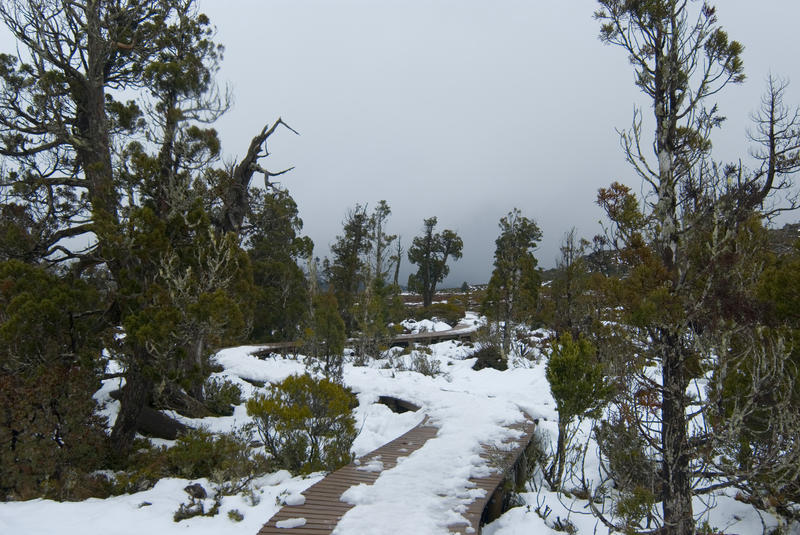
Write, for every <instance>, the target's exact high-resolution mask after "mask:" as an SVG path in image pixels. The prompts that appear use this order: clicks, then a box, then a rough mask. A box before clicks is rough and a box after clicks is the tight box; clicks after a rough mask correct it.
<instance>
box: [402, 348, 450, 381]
mask: <svg viewBox="0 0 800 535" xmlns="http://www.w3.org/2000/svg"><path fill="white" fill-rule="evenodd" d="M409 369H410V370H411V371H414V372H417V373H421V374H422V375H427V376H428V377H436V376H437V375H439V374H441V373H442V366H441V364H440V362H439V361H438V360H436V359H435V358H433V357H430V356H428V355H426V354H425V353H424V352H421V351H415V352H414V357H413V360H412V361H411V366H410V367H409Z"/></svg>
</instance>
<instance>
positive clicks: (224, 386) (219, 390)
mask: <svg viewBox="0 0 800 535" xmlns="http://www.w3.org/2000/svg"><path fill="white" fill-rule="evenodd" d="M203 393H204V394H205V404H206V407H208V409H209V410H210V411H211V412H213V413H214V414H218V415H220V416H230V415H232V414H233V406H234V405H238V404H240V403H241V402H242V389H241V388H239V385H237V384H236V383H233V382H232V381H229V380H227V379H217V378H210V379H208V380H207V381H206V384H205V385H204V386H203Z"/></svg>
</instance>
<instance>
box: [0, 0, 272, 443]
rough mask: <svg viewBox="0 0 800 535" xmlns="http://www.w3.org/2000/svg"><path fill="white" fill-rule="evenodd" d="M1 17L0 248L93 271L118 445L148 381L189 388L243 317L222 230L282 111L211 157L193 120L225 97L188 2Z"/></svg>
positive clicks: (239, 264)
mask: <svg viewBox="0 0 800 535" xmlns="http://www.w3.org/2000/svg"><path fill="white" fill-rule="evenodd" d="M0 21H2V23H3V24H4V25H5V26H6V28H7V29H8V31H9V32H10V33H11V34H12V35H13V36H14V37H15V38H16V40H17V46H18V50H19V54H18V55H9V54H2V55H0V129H2V131H3V136H2V139H0V155H2V158H3V168H4V170H5V175H4V176H3V179H2V182H0V190H1V191H0V194H2V196H3V199H4V204H6V205H7V208H4V209H3V211H2V214H0V216H2V218H1V219H0V225H2V226H3V227H4V228H8V227H10V228H13V229H14V233H15V234H16V236H17V238H15V239H14V240H10V241H2V242H0V256H3V257H4V258H12V257H13V258H18V259H21V260H24V261H26V262H30V263H46V264H50V265H62V266H66V265H68V266H69V268H68V269H69V270H71V271H72V272H74V273H75V274H77V275H84V276H90V274H91V275H92V276H94V275H96V274H102V277H97V280H98V281H102V283H103V284H105V288H104V294H103V295H104V296H105V297H106V303H105V310H106V311H107V314H106V316H105V319H106V320H107V323H106V325H105V326H106V327H107V326H113V325H125V326H126V327H127V328H128V329H131V332H130V333H128V334H129V336H128V337H126V338H125V339H124V341H123V342H121V344H120V346H119V347H117V348H115V351H116V352H117V354H118V355H119V357H120V359H121V360H122V361H123V362H124V364H125V366H126V372H125V387H124V389H123V392H122V397H121V402H122V408H121V411H120V414H119V416H118V418H117V419H116V422H115V425H114V430H113V433H112V439H113V441H114V444H115V446H116V449H117V450H118V451H119V452H120V453H124V452H125V451H126V450H127V448H128V447H129V446H130V445H131V443H132V440H133V438H134V436H135V432H136V426H137V422H138V419H139V414H140V411H141V408H142V407H143V406H144V405H145V404H147V403H150V402H153V401H154V399H155V398H158V397H161V398H162V399H164V396H162V395H161V394H162V393H163V392H162V391H161V389H162V387H163V389H166V390H169V391H171V392H173V393H176V394H181V395H183V394H185V393H193V394H194V395H196V396H201V395H202V378H203V375H204V374H205V373H207V367H206V368H205V369H204V367H205V359H206V358H207V357H208V354H209V348H210V345H211V344H215V343H219V342H221V341H222V340H231V339H233V338H234V337H237V336H241V335H242V334H243V333H245V332H246V330H247V326H248V324H249V317H248V316H249V315H250V314H251V306H250V304H249V295H250V294H252V291H251V289H250V288H249V285H250V277H251V274H250V271H249V264H248V262H247V258H246V257H245V256H243V254H242V251H241V249H240V248H239V244H238V239H239V237H238V235H231V236H226V234H225V233H226V232H229V231H230V232H234V233H239V232H240V231H241V226H242V222H243V220H244V218H245V216H246V213H247V209H248V207H249V198H248V193H249V191H250V179H251V178H252V176H253V173H254V172H255V171H256V170H258V169H262V170H263V168H261V167H260V166H259V165H258V159H259V158H260V157H262V156H264V155H265V152H264V151H262V149H261V148H262V146H263V144H264V143H266V138H267V137H269V135H271V133H273V132H274V131H275V128H277V127H278V126H279V125H284V126H285V123H283V122H282V121H281V120H280V119H279V120H278V121H276V122H275V123H274V124H273V125H272V126H271V127H265V128H264V130H263V131H262V132H261V134H259V135H258V136H256V138H254V140H253V143H252V144H251V147H250V150H249V151H248V154H247V156H246V157H245V158H244V160H243V161H242V163H241V165H240V166H238V167H236V168H235V169H232V170H230V171H226V170H224V169H220V170H212V169H210V166H211V165H213V164H214V163H215V162H216V161H217V159H218V155H219V152H220V147H219V141H218V139H217V137H216V133H215V131H214V129H213V128H211V127H210V126H209V124H208V123H210V122H213V121H214V120H215V119H216V118H218V117H219V115H220V114H221V113H223V112H224V111H225V109H226V108H227V98H226V95H225V94H221V93H220V92H219V90H218V89H217V87H216V85H215V83H214V76H215V73H216V71H217V68H218V62H219V60H220V58H221V48H220V47H219V46H218V45H217V44H216V43H214V41H213V39H212V34H213V30H212V28H211V26H210V22H209V20H208V19H207V17H205V16H204V15H202V14H200V13H198V11H197V8H196V4H195V2H194V0H168V1H160V0H158V1H156V0H136V1H130V2H129V1H125V2H123V1H119V0H99V1H94V0H92V1H88V0H79V1H77V2H71V3H70V4H69V5H68V6H64V5H62V4H61V3H58V2H51V1H49V0H13V1H10V2H3V3H2V4H0ZM120 95H125V98H131V100H128V101H122V100H119V98H120ZM264 173H265V175H267V176H268V177H269V176H272V175H273V174H271V173H269V172H267V171H264ZM88 237H92V239H87V238H88ZM65 238H82V239H78V240H74V241H72V242H71V243H72V244H73V245H70V244H68V243H67V242H65V241H64V240H65ZM12 242H13V243H12ZM76 243H78V244H79V243H89V244H90V245H89V246H88V247H83V246H76V245H74V244H76ZM222 268H224V269H222ZM215 310H216V311H219V312H220V313H223V312H227V313H226V314H225V315H224V316H216V315H215V314H216V312H215ZM164 377H170V379H169V380H168V381H165V380H164ZM173 386H174V387H177V388H172V387H173ZM167 397H170V396H167ZM182 399H183V401H187V400H186V398H185V397H183V398H182Z"/></svg>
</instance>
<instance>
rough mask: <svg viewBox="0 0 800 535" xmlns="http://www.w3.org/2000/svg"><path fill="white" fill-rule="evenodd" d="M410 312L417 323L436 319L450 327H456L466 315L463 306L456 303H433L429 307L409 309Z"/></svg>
mask: <svg viewBox="0 0 800 535" xmlns="http://www.w3.org/2000/svg"><path fill="white" fill-rule="evenodd" d="M409 312H412V313H413V316H414V319H415V320H417V321H420V320H426V319H427V320H432V319H434V318H435V319H438V320H439V321H443V322H445V323H448V324H450V325H456V324H457V323H458V322H459V321H460V320H461V318H463V317H464V314H465V313H466V312H465V309H464V307H463V306H462V305H457V304H455V303H433V304H432V305H429V306H427V307H421V308H414V309H409Z"/></svg>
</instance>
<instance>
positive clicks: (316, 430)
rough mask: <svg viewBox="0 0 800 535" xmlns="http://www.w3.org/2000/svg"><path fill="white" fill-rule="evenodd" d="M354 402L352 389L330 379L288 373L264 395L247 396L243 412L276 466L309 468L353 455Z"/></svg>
mask: <svg viewBox="0 0 800 535" xmlns="http://www.w3.org/2000/svg"><path fill="white" fill-rule="evenodd" d="M356 404H357V402H356V398H355V396H354V395H353V393H352V392H350V391H349V390H348V389H346V388H344V387H342V386H341V385H339V384H337V383H335V382H333V381H330V380H328V379H314V378H312V377H311V376H310V375H292V376H289V377H287V378H286V379H285V380H284V381H283V382H281V383H279V384H277V385H275V386H274V387H273V388H272V389H271V390H270V392H269V393H268V394H267V395H260V396H256V397H254V398H251V399H250V400H249V401H248V402H247V413H248V414H249V415H250V416H253V417H254V422H255V425H256V429H257V430H258V433H259V435H260V436H261V439H262V440H263V441H264V445H265V447H266V449H267V451H268V452H269V453H270V454H271V455H272V458H273V461H274V462H275V463H276V464H277V466H279V467H281V468H285V469H287V470H289V471H290V472H292V473H309V472H314V471H317V470H335V469H336V468H339V467H340V466H343V465H345V464H347V463H349V462H350V461H351V460H352V454H351V453H350V448H351V446H352V444H353V440H354V439H355V437H356V429H355V419H354V418H353V416H352V414H351V409H352V408H353V407H354V406H355V405H356Z"/></svg>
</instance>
